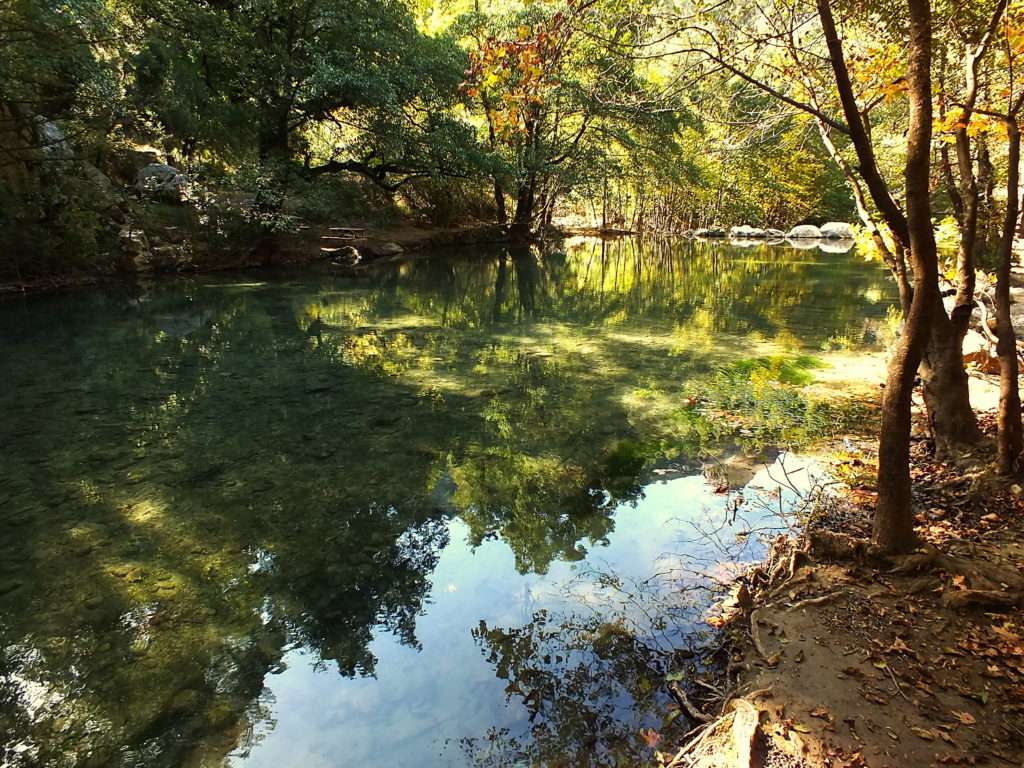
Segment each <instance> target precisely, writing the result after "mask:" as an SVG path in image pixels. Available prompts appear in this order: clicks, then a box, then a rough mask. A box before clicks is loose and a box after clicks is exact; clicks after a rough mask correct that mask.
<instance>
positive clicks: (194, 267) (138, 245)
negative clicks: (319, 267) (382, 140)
mask: <svg viewBox="0 0 1024 768" xmlns="http://www.w3.org/2000/svg"><path fill="white" fill-rule="evenodd" d="M173 221H174V222H175V223H171V222H168V221H159V220H158V219H157V220H155V221H151V222H150V223H149V224H148V225H147V226H146V228H145V229H140V230H138V231H135V232H133V233H129V234H127V235H125V236H123V237H122V238H121V240H122V243H121V246H122V247H121V250H120V252H118V253H116V254H112V255H110V256H109V258H107V259H105V260H103V261H101V262H99V263H97V264H94V265H91V266H90V267H89V268H79V269H75V270H70V271H67V272H62V273H56V274H44V275H36V276H28V277H23V278H13V279H11V278H9V279H7V280H0V300H3V299H4V298H5V297H11V296H22V295H27V294H39V293H59V292H63V291H70V290H76V289H80V288H87V287H91V286H97V285H105V284H111V283H116V282H120V281H125V280H139V279H153V278H164V277H174V276H176V275H187V276H193V275H203V274H214V273H219V272H233V271H240V270H251V269H262V268H267V267H286V266H302V265H305V264H316V263H321V262H322V263H330V262H331V261H332V259H333V257H334V256H335V254H336V252H337V251H338V250H339V249H340V248H341V247H343V246H352V247H354V248H356V249H357V250H358V251H359V252H360V254H361V259H360V262H359V264H358V267H359V268H365V267H368V266H372V265H375V264H379V263H386V262H393V261H399V260H406V259H412V258H418V257H419V256H421V255H422V254H423V253H424V252H425V251H430V250H440V249H446V248H455V247H459V246H465V245H479V244H493V243H501V242H505V241H506V240H507V237H508V236H507V231H506V229H505V228H504V227H500V226H497V225H492V224H486V223H476V224H465V225H458V226H451V227H440V226H426V225H417V224H413V223H412V222H409V221H404V220H402V221H395V222H392V223H388V224H376V225H374V224H366V225H365V226H345V227H335V226H333V225H329V224H324V225H316V226H304V227H303V228H301V229H299V230H297V231H295V232H283V233H276V234H265V235H262V236H258V237H252V238H249V239H248V240H246V241H244V242H241V243H240V244H239V246H238V247H237V248H234V249H231V250H224V249H217V248H211V247H209V245H208V244H205V243H204V241H203V237H204V235H203V233H201V232H198V231H192V230H191V229H189V228H183V227H182V226H181V225H180V223H179V222H178V221H177V220H173ZM339 229H343V230H345V232H344V233H343V234H339V232H338V230H339ZM345 266H346V268H350V267H351V266H352V265H345Z"/></svg>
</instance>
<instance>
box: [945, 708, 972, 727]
mask: <svg viewBox="0 0 1024 768" xmlns="http://www.w3.org/2000/svg"><path fill="white" fill-rule="evenodd" d="M950 714H951V715H953V717H955V718H956V719H957V720H959V721H960V722H961V723H963V724H964V725H974V724H975V723H976V722H978V721H977V720H976V719H975V717H974V715H972V714H971V713H970V712H958V711H956V710H953V711H952V712H950Z"/></svg>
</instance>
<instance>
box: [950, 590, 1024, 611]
mask: <svg viewBox="0 0 1024 768" xmlns="http://www.w3.org/2000/svg"><path fill="white" fill-rule="evenodd" d="M942 604H943V605H945V606H946V607H947V608H954V609H956V610H966V609H968V608H981V609H983V610H986V611H1008V610H1012V609H1014V608H1017V607H1018V606H1024V594H1021V593H1020V592H996V591H994V590H988V589H962V590H958V591H949V590H947V591H946V592H945V593H944V594H943V595H942Z"/></svg>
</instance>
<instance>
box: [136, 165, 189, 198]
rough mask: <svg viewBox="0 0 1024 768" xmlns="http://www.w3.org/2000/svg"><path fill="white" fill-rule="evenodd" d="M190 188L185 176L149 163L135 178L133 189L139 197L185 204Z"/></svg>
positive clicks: (172, 167) (168, 168)
mask: <svg viewBox="0 0 1024 768" xmlns="http://www.w3.org/2000/svg"><path fill="white" fill-rule="evenodd" d="M191 187H192V184H191V182H190V181H189V178H188V175H187V174H184V173H182V172H181V171H179V170H178V169H177V168H175V167H174V166H173V165H163V164H162V163H150V164H149V165H147V166H146V167H144V168H143V169H142V170H140V171H139V173H138V175H137V176H136V177H135V189H136V191H137V192H138V193H139V194H140V195H143V196H144V197H151V198H153V199H156V200H163V201H164V202H168V203H183V202H186V201H187V200H188V199H189V196H190V194H191Z"/></svg>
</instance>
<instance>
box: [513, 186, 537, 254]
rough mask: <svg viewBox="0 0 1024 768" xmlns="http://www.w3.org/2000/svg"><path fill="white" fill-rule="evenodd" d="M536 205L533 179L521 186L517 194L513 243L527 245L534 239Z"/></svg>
mask: <svg viewBox="0 0 1024 768" xmlns="http://www.w3.org/2000/svg"><path fill="white" fill-rule="evenodd" d="M535 204H536V197H535V195H534V182H533V177H532V176H530V178H528V179H527V180H526V181H524V182H523V183H522V184H520V186H519V191H518V193H517V194H516V215H515V218H513V219H512V227H511V228H510V230H509V236H510V237H511V239H512V241H513V242H518V243H525V242H528V241H529V240H530V239H532V237H533V213H534V208H535Z"/></svg>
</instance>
